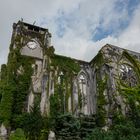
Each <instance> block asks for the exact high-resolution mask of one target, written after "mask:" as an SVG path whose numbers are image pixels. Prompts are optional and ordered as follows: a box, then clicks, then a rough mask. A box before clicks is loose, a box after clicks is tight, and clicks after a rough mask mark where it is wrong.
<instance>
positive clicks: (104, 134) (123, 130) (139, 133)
mask: <svg viewBox="0 0 140 140" xmlns="http://www.w3.org/2000/svg"><path fill="white" fill-rule="evenodd" d="M139 139H140V129H136V128H135V127H134V125H133V124H132V123H131V122H126V123H125V124H119V125H117V124H116V125H115V126H114V127H113V128H111V129H110V130H108V131H104V130H102V129H100V128H96V129H94V130H93V133H92V135H90V136H88V137H87V138H86V140H139Z"/></svg>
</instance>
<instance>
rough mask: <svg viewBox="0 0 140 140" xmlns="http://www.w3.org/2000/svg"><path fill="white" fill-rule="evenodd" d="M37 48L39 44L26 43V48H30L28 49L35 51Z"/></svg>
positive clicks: (33, 42) (34, 42) (32, 41)
mask: <svg viewBox="0 0 140 140" xmlns="http://www.w3.org/2000/svg"><path fill="white" fill-rule="evenodd" d="M38 46H39V44H38V43H37V42H36V41H34V40H31V41H29V42H28V43H27V47H28V48H30V49H35V48H37V47H38Z"/></svg>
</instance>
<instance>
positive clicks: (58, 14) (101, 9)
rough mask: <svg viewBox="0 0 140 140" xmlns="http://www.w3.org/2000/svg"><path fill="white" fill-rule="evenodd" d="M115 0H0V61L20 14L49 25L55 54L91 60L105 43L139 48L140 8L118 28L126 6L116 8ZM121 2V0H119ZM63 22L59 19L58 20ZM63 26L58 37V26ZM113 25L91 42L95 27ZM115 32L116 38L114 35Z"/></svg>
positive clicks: (123, 18)
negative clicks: (107, 32) (111, 32)
mask: <svg viewBox="0 0 140 140" xmlns="http://www.w3.org/2000/svg"><path fill="white" fill-rule="evenodd" d="M117 1H118V0H76V1H75V0H68V1H66V0H36V1H34V0H12V1H11V0H5V1H0V19H1V22H0V30H1V32H0V64H1V63H6V58H7V56H8V48H9V44H10V37H11V33H12V24H13V22H17V21H18V20H19V19H20V18H21V17H22V18H23V19H24V20H25V22H29V23H33V22H34V21H37V24H38V25H41V26H44V27H47V28H49V30H50V32H51V33H52V45H54V47H55V48H56V52H57V53H59V54H63V55H67V56H71V57H75V58H78V59H83V60H88V61H89V60H91V59H92V58H93V57H94V56H95V55H96V54H97V52H98V50H99V49H100V48H101V47H102V46H103V45H105V44H106V43H110V44H114V45H119V46H120V47H124V48H128V49H131V50H135V51H140V49H139V45H140V39H139V36H140V8H137V9H136V10H135V12H134V14H133V17H132V19H131V22H130V24H129V26H128V27H127V28H126V29H125V30H122V29H120V28H119V25H120V21H123V22H125V21H126V22H127V21H129V20H130V19H129V18H130V17H129V14H128V11H127V9H126V7H125V8H124V9H123V10H121V11H117V10H116V2H117ZM120 1H121V0H120ZM62 21H63V22H62ZM59 24H62V27H63V28H64V29H65V30H64V33H63V36H62V37H61V38H60V37H59V36H58V32H61V30H60V27H59V26H60V25H59ZM98 27H102V28H103V29H104V30H108V29H110V28H113V29H114V30H115V33H114V34H113V35H108V36H107V37H105V38H103V39H101V40H99V41H93V40H92V37H93V36H94V35H95V33H96V32H97V28H98ZM116 33H117V37H116Z"/></svg>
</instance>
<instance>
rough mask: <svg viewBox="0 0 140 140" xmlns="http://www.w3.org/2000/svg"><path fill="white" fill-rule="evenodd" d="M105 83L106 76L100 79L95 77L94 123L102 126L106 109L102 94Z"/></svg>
mask: <svg viewBox="0 0 140 140" xmlns="http://www.w3.org/2000/svg"><path fill="white" fill-rule="evenodd" d="M106 83H107V76H105V78H104V79H103V80H100V79H99V77H98V78H97V92H98V97H97V107H98V108H97V115H96V123H97V125H98V126H104V125H105V123H106V122H105V118H106V111H105V107H104V106H105V105H106V100H105V96H104V94H103V93H104V90H105V89H106Z"/></svg>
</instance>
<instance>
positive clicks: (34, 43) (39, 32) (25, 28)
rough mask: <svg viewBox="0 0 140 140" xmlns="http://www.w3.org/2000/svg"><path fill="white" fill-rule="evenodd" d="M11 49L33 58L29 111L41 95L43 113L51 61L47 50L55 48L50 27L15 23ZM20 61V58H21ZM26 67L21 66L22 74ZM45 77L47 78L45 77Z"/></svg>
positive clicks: (20, 72) (19, 71) (20, 22)
mask: <svg viewBox="0 0 140 140" xmlns="http://www.w3.org/2000/svg"><path fill="white" fill-rule="evenodd" d="M11 42H12V43H11V50H16V49H19V52H20V55H21V56H23V57H26V58H30V59H32V60H33V63H32V64H31V67H32V69H33V74H32V76H31V79H32V82H31V85H30V89H29V94H28V99H27V100H28V101H27V104H26V106H27V108H26V109H27V111H28V112H30V108H31V107H32V106H33V105H34V100H35V96H40V110H41V112H42V114H43V113H44V112H45V111H46V110H47V109H46V105H47V102H48V101H46V98H47V97H46V93H45V92H46V91H45V92H44V89H45V86H46V85H47V84H46V85H45V84H44V83H45V81H47V77H48V76H49V75H48V73H47V65H48V63H49V56H48V55H47V51H48V50H49V49H51V50H53V52H54V49H53V47H52V46H51V34H50V33H49V31H48V29H45V28H41V27H38V26H35V25H31V24H28V23H25V22H22V21H19V22H18V23H14V24H13V35H12V41H11ZM19 61H20V60H19ZM22 71H24V69H23V68H22V66H20V67H19V69H18V73H19V74H22ZM44 77H45V78H44Z"/></svg>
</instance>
